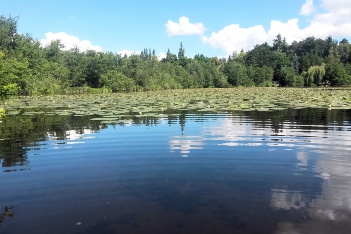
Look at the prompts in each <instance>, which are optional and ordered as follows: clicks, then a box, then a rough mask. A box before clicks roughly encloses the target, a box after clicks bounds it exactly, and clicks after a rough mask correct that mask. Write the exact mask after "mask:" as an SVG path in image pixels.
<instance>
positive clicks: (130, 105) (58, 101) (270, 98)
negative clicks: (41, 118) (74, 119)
mask: <svg viewBox="0 0 351 234" xmlns="http://www.w3.org/2000/svg"><path fill="white" fill-rule="evenodd" d="M1 106H2V108H3V109H4V110H6V113H7V115H35V114H46V115H74V116H92V120H96V121H104V122H107V123H108V122H116V121H121V122H125V123H127V122H128V121H130V119H132V118H138V117H148V116H149V117H157V116H159V115H161V114H174V113H175V112H182V111H188V112H191V113H194V112H200V113H218V112H231V111H240V110H241V111H274V110H283V109H287V108H308V107H309V108H329V109H351V90H350V89H332V88H273V87H272V88H267V87H252V88H230V89H182V90H162V91H152V92H135V93H115V94H103V95H102V94H90V95H89V94H84V95H55V96H23V97H16V98H12V99H6V100H4V101H2V103H1Z"/></svg>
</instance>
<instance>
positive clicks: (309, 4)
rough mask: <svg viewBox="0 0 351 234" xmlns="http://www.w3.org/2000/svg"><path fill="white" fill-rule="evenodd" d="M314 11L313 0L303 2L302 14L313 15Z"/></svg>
mask: <svg viewBox="0 0 351 234" xmlns="http://www.w3.org/2000/svg"><path fill="white" fill-rule="evenodd" d="M313 11H314V5H313V0H306V3H305V4H303V6H302V8H301V11H300V14H301V15H311V14H312V13H313Z"/></svg>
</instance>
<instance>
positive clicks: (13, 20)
mask: <svg viewBox="0 0 351 234" xmlns="http://www.w3.org/2000/svg"><path fill="white" fill-rule="evenodd" d="M17 20H18V17H11V16H10V17H8V18H6V17H4V16H0V50H3V51H4V52H6V53H8V54H9V53H10V51H11V50H14V49H15V47H16V38H17Z"/></svg>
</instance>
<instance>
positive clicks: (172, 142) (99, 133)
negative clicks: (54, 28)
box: [0, 109, 351, 233]
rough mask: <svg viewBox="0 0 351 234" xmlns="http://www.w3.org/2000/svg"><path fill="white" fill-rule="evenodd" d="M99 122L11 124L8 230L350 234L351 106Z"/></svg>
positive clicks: (4, 220) (32, 119)
mask: <svg viewBox="0 0 351 234" xmlns="http://www.w3.org/2000/svg"><path fill="white" fill-rule="evenodd" d="M91 118H92V117H91V116H90V117H75V116H44V115H37V116H35V115H34V116H16V117H10V118H7V119H3V120H2V121H3V122H2V123H0V134H1V135H0V160H1V164H2V167H1V172H0V190H1V192H0V209H1V210H0V213H2V212H3V213H2V214H1V223H0V233H350V232H351V111H349V110H321V109H303V110H286V111H275V112H270V113H266V112H235V113H222V114H196V113H195V114H191V113H185V112H184V113H182V114H178V115H177V114H172V115H164V116H160V117H158V118H155V117H152V118H151V117H149V118H138V119H132V120H131V121H130V123H126V124H124V125H118V124H110V125H108V124H103V123H99V122H97V121H90V119H91ZM5 207H8V208H9V210H8V211H7V212H5ZM10 216H12V217H10Z"/></svg>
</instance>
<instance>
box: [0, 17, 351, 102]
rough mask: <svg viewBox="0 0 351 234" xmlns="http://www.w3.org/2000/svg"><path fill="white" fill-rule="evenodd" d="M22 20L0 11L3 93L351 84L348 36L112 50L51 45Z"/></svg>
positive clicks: (0, 67)
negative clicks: (211, 53) (218, 51)
mask: <svg viewBox="0 0 351 234" xmlns="http://www.w3.org/2000/svg"><path fill="white" fill-rule="evenodd" d="M17 20H18V17H4V16H0V94H1V95H14V94H53V93H70V92H94V91H104V92H121V91H139V90H160V89H179V88H208V87H221V88H225V87H232V86H273V85H280V86H297V87H298V86H318V85H322V84H328V85H329V84H330V85H332V86H340V85H349V84H350V83H351V45H350V44H349V42H348V41H347V40H346V39H343V40H341V41H340V42H338V41H337V40H333V38H332V37H328V38H326V39H319V38H318V39H317V38H314V37H308V38H306V39H304V40H302V41H298V42H297V41H294V42H292V43H291V44H290V45H289V44H288V43H287V42H286V40H285V38H284V37H283V36H282V35H280V34H279V35H277V36H276V38H275V39H274V40H273V44H272V46H271V45H269V44H268V43H264V44H261V45H256V46H255V47H254V48H253V49H252V50H250V51H247V52H244V51H241V52H240V53H237V52H234V53H233V54H232V55H231V56H229V57H228V58H217V57H206V56H204V55H202V54H197V55H195V56H194V58H188V57H186V55H185V49H184V47H183V45H182V43H180V48H179V51H178V53H177V54H173V53H172V52H171V51H169V50H168V52H167V55H166V58H164V59H162V60H159V59H158V57H157V56H156V54H155V51H154V50H151V49H144V50H143V51H142V52H141V53H140V54H134V55H131V56H126V55H124V56H123V55H119V54H116V53H112V52H96V51H93V50H90V51H80V50H79V49H78V48H74V49H71V50H64V45H62V44H61V43H60V41H52V42H51V43H50V44H49V45H47V46H46V47H43V46H42V45H41V44H40V41H39V40H38V39H35V38H32V36H31V35H28V34H27V35H21V34H18V33H17Z"/></svg>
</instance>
